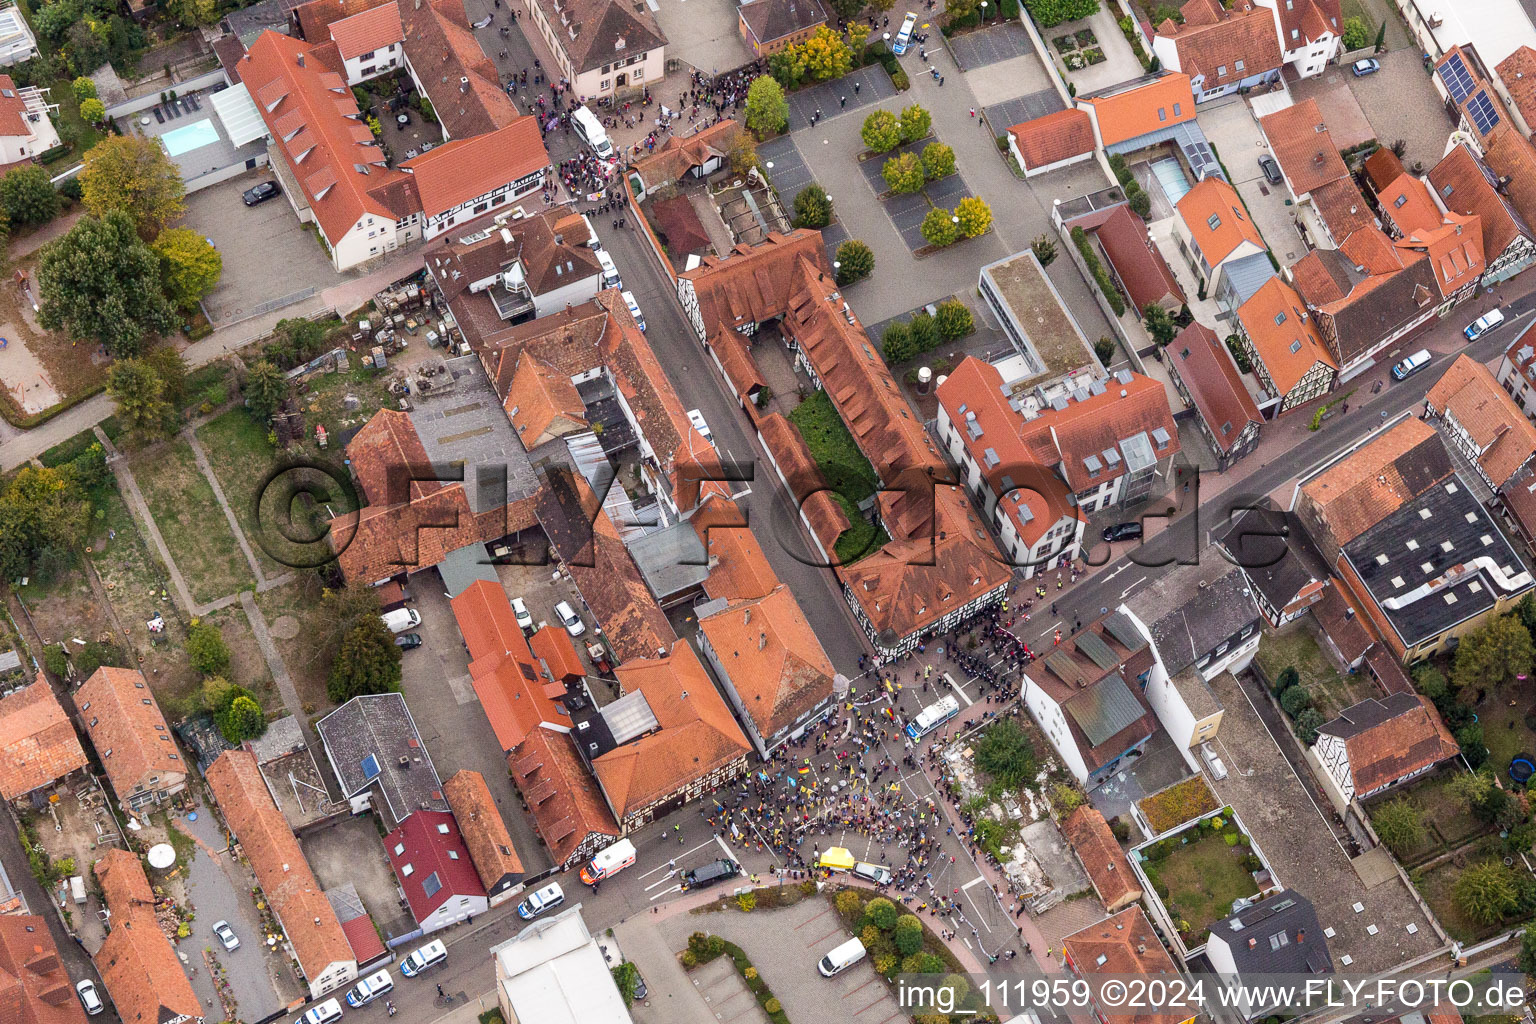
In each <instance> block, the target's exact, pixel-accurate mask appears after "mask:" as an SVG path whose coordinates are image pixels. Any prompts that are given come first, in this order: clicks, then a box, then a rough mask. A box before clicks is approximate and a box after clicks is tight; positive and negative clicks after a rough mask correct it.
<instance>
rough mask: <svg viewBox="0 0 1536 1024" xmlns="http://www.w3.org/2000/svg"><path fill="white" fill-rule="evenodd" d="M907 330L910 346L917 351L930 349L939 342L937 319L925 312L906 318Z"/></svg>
mask: <svg viewBox="0 0 1536 1024" xmlns="http://www.w3.org/2000/svg"><path fill="white" fill-rule="evenodd" d="M907 332H908V333H909V334H911V335H912V347H913V348H914V349H916V350H917V352H918V353H923V352H928V351H931V350H932V349H934V348H935V347H937V346H938V344H939V340H940V335H939V324H938V321H936V320H934V318H933V317H931V316H929V315H928V314H927V313H918V314H916V315H915V316H913V317H912V319H911V320H908V321H907Z"/></svg>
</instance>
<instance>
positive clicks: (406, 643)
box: [395, 633, 421, 651]
mask: <svg viewBox="0 0 1536 1024" xmlns="http://www.w3.org/2000/svg"><path fill="white" fill-rule="evenodd" d="M395 646H396V647H399V648H402V649H404V650H407V651H414V650H415V649H416V648H418V647H420V646H421V634H420V633H401V634H400V635H399V636H397V637H395Z"/></svg>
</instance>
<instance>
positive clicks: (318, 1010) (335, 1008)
mask: <svg viewBox="0 0 1536 1024" xmlns="http://www.w3.org/2000/svg"><path fill="white" fill-rule="evenodd" d="M338 1020H341V1004H340V1003H339V1002H337V1001H336V1000H335V999H334V998H331V999H327V1000H326V1001H325V1002H323V1003H317V1004H315V1005H314V1006H311V1007H310V1008H309V1009H308V1010H305V1011H304V1016H302V1017H300V1018H299V1019H298V1020H296V1021H294V1022H293V1024H331V1022H332V1021H338Z"/></svg>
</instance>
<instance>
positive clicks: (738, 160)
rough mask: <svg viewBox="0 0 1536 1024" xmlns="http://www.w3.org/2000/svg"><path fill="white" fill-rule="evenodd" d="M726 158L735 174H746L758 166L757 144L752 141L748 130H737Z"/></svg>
mask: <svg viewBox="0 0 1536 1024" xmlns="http://www.w3.org/2000/svg"><path fill="white" fill-rule="evenodd" d="M726 159H727V160H729V161H730V164H731V171H732V172H733V173H735V174H746V173H747V172H748V171H750V170H751V169H752V168H754V167H756V166H757V145H756V143H754V142H753V141H752V136H751V135H749V134H747V133H746V132H737V133H736V140H735V141H734V142H732V143H731V148H730V151H729V152H728V153H727V154H726Z"/></svg>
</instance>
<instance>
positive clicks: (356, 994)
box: [347, 971, 395, 1006]
mask: <svg viewBox="0 0 1536 1024" xmlns="http://www.w3.org/2000/svg"><path fill="white" fill-rule="evenodd" d="M394 990H395V979H394V978H391V977H390V976H389V972H388V971H379V972H378V973H377V974H370V975H368V977H366V978H363V979H361V980H360V981H358V983H357V984H356V985H354V986H352V987H351V988H350V989H348V990H347V1005H348V1006H367V1005H368V1004H369V1003H371V1002H373V1001H374V1000H375V999H377V998H379V997H380V996H383V995H387V994H389V993H390V992H393V991H394Z"/></svg>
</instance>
